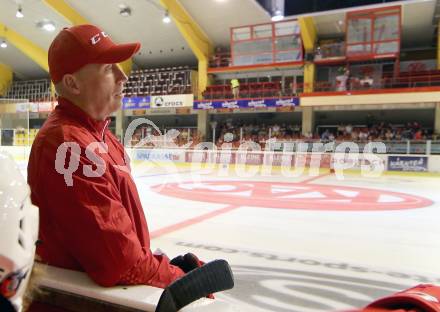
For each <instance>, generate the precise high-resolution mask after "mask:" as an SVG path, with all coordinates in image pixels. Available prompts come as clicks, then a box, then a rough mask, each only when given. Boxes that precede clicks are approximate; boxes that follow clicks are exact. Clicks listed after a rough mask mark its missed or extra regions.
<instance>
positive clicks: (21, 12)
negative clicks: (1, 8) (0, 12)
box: [15, 5, 24, 18]
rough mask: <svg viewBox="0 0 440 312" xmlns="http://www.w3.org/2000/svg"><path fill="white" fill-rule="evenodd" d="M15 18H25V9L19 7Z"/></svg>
mask: <svg viewBox="0 0 440 312" xmlns="http://www.w3.org/2000/svg"><path fill="white" fill-rule="evenodd" d="M15 17H16V18H23V17H24V14H23V9H22V8H21V5H19V6H18V9H17V12H16V13H15Z"/></svg>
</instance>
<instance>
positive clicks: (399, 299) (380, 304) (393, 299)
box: [362, 294, 438, 312]
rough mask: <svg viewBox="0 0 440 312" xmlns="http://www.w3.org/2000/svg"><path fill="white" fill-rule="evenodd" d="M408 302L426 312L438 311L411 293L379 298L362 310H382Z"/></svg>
mask: <svg viewBox="0 0 440 312" xmlns="http://www.w3.org/2000/svg"><path fill="white" fill-rule="evenodd" d="M409 304H410V305H414V306H416V307H419V308H423V311H426V312H436V311H438V310H437V309H436V308H435V307H434V306H433V305H432V304H431V303H430V302H429V301H426V300H421V299H420V298H418V297H417V296H414V295H411V294H398V295H392V296H389V297H385V298H382V299H379V300H377V301H375V302H373V303H371V304H370V305H368V306H367V307H366V308H365V310H362V311H366V312H370V311H371V312H375V311H383V310H381V309H385V310H386V309H387V308H388V309H390V308H391V309H396V308H402V307H403V306H405V305H409ZM391 311H392V310H391Z"/></svg>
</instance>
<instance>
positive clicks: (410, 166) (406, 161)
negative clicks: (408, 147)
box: [388, 156, 428, 172]
mask: <svg viewBox="0 0 440 312" xmlns="http://www.w3.org/2000/svg"><path fill="white" fill-rule="evenodd" d="M388 170H389V171H417V172H424V171H428V157H424V156H388Z"/></svg>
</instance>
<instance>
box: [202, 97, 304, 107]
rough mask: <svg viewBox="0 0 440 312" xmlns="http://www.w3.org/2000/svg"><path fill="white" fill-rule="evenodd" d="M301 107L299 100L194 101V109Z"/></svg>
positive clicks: (294, 98) (295, 98)
mask: <svg viewBox="0 0 440 312" xmlns="http://www.w3.org/2000/svg"><path fill="white" fill-rule="evenodd" d="M298 105H299V98H297V97H289V98H269V99H243V100H221V101H218V100H204V101H194V109H225V108H226V109H228V108H229V109H239V108H269V107H294V106H298Z"/></svg>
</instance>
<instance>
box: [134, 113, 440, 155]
mask: <svg viewBox="0 0 440 312" xmlns="http://www.w3.org/2000/svg"><path fill="white" fill-rule="evenodd" d="M214 128H215V144H216V145H217V146H218V147H219V148H220V147H221V146H222V144H224V143H230V144H231V146H232V148H238V147H239V146H240V144H242V143H243V142H245V141H251V142H256V143H258V144H260V146H261V148H262V149H264V148H265V145H266V142H267V141H268V140H269V139H272V140H274V139H275V140H276V142H290V141H297V140H302V141H307V142H316V141H321V142H332V141H338V142H341V141H350V142H362V143H365V142H369V141H384V142H387V141H407V140H414V141H424V140H431V139H434V140H436V139H438V138H437V137H436V136H435V135H432V133H431V131H430V130H428V129H424V128H422V127H421V125H420V124H419V123H418V122H409V123H407V124H390V123H385V122H380V123H376V124H371V125H352V124H340V125H331V126H321V127H318V128H317V130H316V131H315V133H313V134H311V133H310V134H307V135H303V134H302V133H301V125H298V124H287V123H274V124H265V123H261V124H254V123H233V122H232V120H226V121H225V122H222V123H216V124H214ZM143 138H146V140H144V143H142V144H140V141H141V140H142V139H143ZM203 141H204V138H203V137H202V135H201V134H200V133H199V132H198V131H197V129H196V128H177V129H162V130H160V133H159V132H158V131H157V130H156V129H154V128H153V127H143V128H139V129H136V131H135V133H134V135H133V138H132V141H131V144H132V146H137V147H147V148H153V147H154V148H170V147H177V146H179V147H188V148H193V147H194V146H195V145H197V144H199V143H201V142H203Z"/></svg>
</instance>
